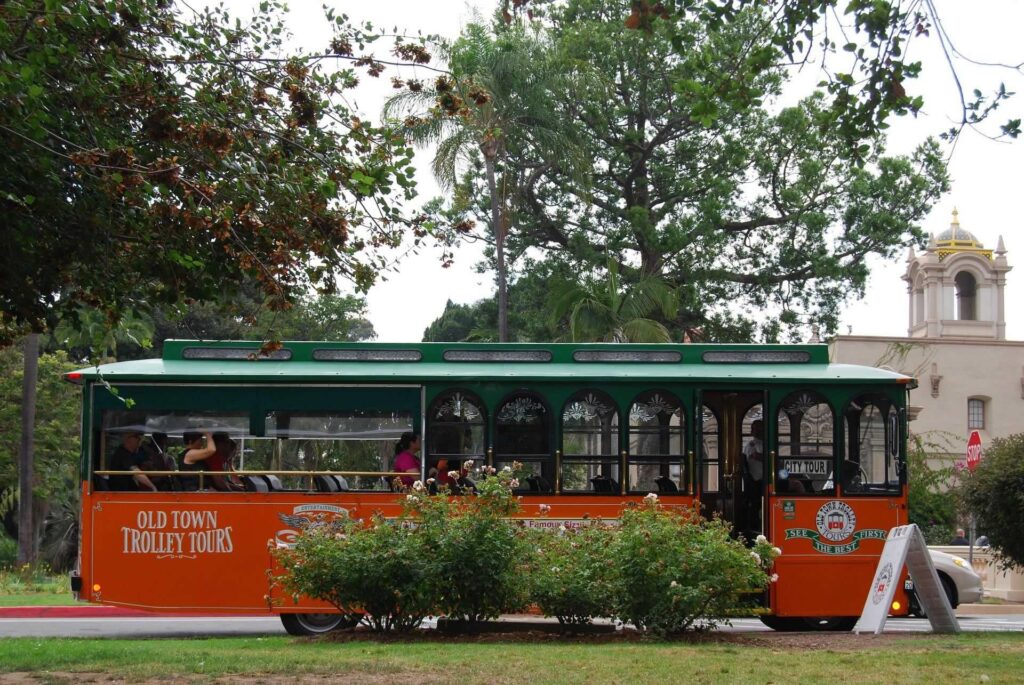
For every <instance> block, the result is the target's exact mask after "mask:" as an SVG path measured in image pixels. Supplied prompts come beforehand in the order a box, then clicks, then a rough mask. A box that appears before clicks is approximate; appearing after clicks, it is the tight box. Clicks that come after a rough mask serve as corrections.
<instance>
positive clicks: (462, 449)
mask: <svg viewBox="0 0 1024 685" xmlns="http://www.w3.org/2000/svg"><path fill="white" fill-rule="evenodd" d="M486 425H487V413H486V409H485V407H484V403H483V402H482V401H480V398H478V397H477V396H476V395H474V394H473V393H471V392H468V391H465V390H449V391H446V392H443V393H441V394H440V395H438V396H437V397H436V398H435V399H434V401H433V402H432V403H431V405H430V409H429V410H428V411H427V454H426V459H427V471H428V473H433V471H432V469H436V474H435V475H433V476H432V477H434V478H437V479H438V480H439V481H440V482H447V474H448V472H449V471H456V470H459V469H461V468H462V465H463V463H464V462H465V461H466V460H473V461H475V462H476V463H477V464H483V463H484V459H485V451H484V450H485V448H484V446H485V445H486V444H487V441H486Z"/></svg>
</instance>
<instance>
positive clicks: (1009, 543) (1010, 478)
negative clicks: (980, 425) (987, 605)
mask: <svg viewBox="0 0 1024 685" xmlns="http://www.w3.org/2000/svg"><path fill="white" fill-rule="evenodd" d="M963 495H964V501H965V502H966V504H967V508H968V510H969V511H970V512H971V513H972V514H974V516H975V518H976V520H977V525H978V530H980V531H982V532H983V533H984V534H985V535H987V536H988V539H989V542H990V543H991V545H992V547H993V549H995V550H996V551H997V552H998V553H999V556H1000V561H1002V562H1003V563H1004V564H1005V565H1006V566H1008V567H1010V568H1016V569H1021V568H1024V537H1022V536H1021V534H1020V532H1021V530H1024V433H1017V434H1015V435H1010V436H1007V437H1005V438H996V439H994V440H993V441H992V444H991V445H990V446H988V447H987V448H986V449H985V456H984V458H983V459H982V460H981V463H979V464H978V466H977V468H975V470H974V473H966V474H964V475H963Z"/></svg>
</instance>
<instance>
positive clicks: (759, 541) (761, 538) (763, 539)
mask: <svg viewBox="0 0 1024 685" xmlns="http://www.w3.org/2000/svg"><path fill="white" fill-rule="evenodd" d="M754 542H756V543H757V544H759V545H763V544H765V543H767V542H768V538H766V537H765V536H763V535H758V536H757V537H756V538H754Z"/></svg>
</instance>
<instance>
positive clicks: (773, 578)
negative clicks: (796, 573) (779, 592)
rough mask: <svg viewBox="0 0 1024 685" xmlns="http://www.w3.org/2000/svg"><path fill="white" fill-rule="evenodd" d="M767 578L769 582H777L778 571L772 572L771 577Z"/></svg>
mask: <svg viewBox="0 0 1024 685" xmlns="http://www.w3.org/2000/svg"><path fill="white" fill-rule="evenodd" d="M768 580H769V581H771V582H773V583H777V582H779V574H778V573H773V574H772V577H771V578H769V579H768Z"/></svg>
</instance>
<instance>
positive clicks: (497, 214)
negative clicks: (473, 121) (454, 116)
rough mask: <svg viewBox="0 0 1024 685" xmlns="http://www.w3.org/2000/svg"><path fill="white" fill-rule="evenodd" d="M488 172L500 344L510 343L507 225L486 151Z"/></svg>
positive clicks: (485, 160) (491, 156)
mask: <svg viewBox="0 0 1024 685" xmlns="http://www.w3.org/2000/svg"><path fill="white" fill-rule="evenodd" d="M484 162H485V164H486V170H487V188H488V190H490V192H491V226H492V227H493V230H494V259H495V261H496V262H497V272H498V342H508V279H507V277H506V275H505V224H504V222H503V221H502V217H501V202H500V201H499V199H498V189H497V184H496V183H495V180H494V155H493V153H492V154H488V150H487V149H485V150H484Z"/></svg>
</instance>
